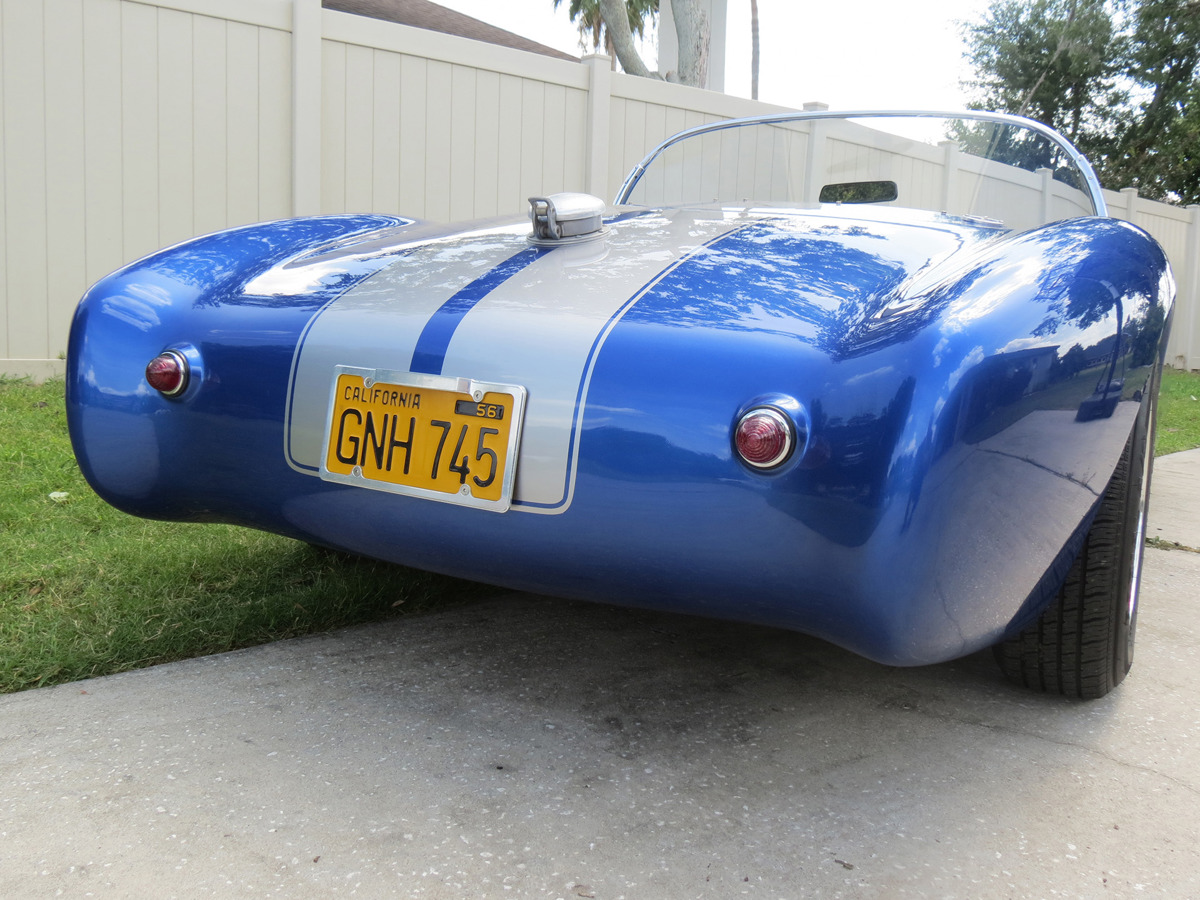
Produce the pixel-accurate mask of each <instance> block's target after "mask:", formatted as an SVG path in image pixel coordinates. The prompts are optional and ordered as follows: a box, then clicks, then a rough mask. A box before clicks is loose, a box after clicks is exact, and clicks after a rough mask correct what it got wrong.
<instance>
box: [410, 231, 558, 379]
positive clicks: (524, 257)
mask: <svg viewBox="0 0 1200 900" xmlns="http://www.w3.org/2000/svg"><path fill="white" fill-rule="evenodd" d="M549 252H550V251H549V250H548V249H546V248H543V247H528V248H526V249H525V250H522V251H520V252H519V253H516V254H514V255H513V256H510V257H509V258H508V259H506V260H505V261H504V262H502V263H500V265H498V266H496V267H495V268H494V269H492V270H490V271H489V272H488V273H487V274H485V275H481V276H480V277H479V278H476V279H475V280H474V281H472V282H471V283H470V284H468V285H467V286H466V287H464V288H463V289H462V290H460V291H459V292H458V293H456V294H455V295H454V296H453V297H451V298H450V299H449V300H447V301H446V302H445V303H443V304H442V305H441V307H440V308H439V309H438V310H437V311H436V312H435V313H434V314H433V315H432V316H431V317H430V319H429V321H428V322H426V323H425V328H424V329H423V330H422V331H421V335H420V337H418V338H417V344H416V346H415V347H414V348H413V356H412V364H411V365H410V366H409V370H410V371H412V372H420V373H422V374H425V375H441V374H442V365H443V363H444V362H445V361H446V350H447V349H448V348H449V346H450V339H451V338H453V337H454V332H455V330H456V329H457V328H458V325H459V323H460V322H462V320H463V318H464V317H465V316H466V315H467V313H469V312H470V311H471V310H472V309H474V308H475V304H477V303H478V302H479V301H480V300H482V299H483V298H484V297H486V296H487V295H488V294H490V293H491V292H492V291H494V290H495V289H496V288H498V287H499V286H500V285H502V284H504V282H506V281H508V279H510V278H512V277H513V276H514V275H516V274H517V273H518V272H520V271H521V270H522V269H524V268H525V267H526V266H528V265H529V264H531V263H533V262H535V261H536V260H537V259H538V258H539V257H541V256H543V255H544V254H546V253H549Z"/></svg>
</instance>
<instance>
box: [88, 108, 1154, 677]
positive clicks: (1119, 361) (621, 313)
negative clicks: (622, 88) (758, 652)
mask: <svg viewBox="0 0 1200 900" xmlns="http://www.w3.org/2000/svg"><path fill="white" fill-rule="evenodd" d="M528 213H529V214H528V216H518V217H513V218H511V219H504V220H489V221H486V222H475V223H468V224H465V225H459V226H454V227H447V226H443V225H434V224H429V223H424V222H420V221H416V220H413V219H408V218H403V217H401V216H384V215H360V216H349V215H345V216H322V217H315V218H303V219H293V220H290V221H283V222H274V223H269V224H260V225H253V226H247V227H243V228H237V229H233V230H230V231H225V232H221V233H218V234H213V235H209V236H206V237H201V238H197V239H195V240H192V241H190V242H188V243H185V244H181V245H179V246H176V247H172V248H169V249H167V250H163V251H160V252H158V253H155V254H154V255H152V256H149V257H147V258H145V259H143V260H140V261H138V262H136V263H133V264H132V265H129V266H127V267H126V268H124V269H121V270H120V271H118V272H116V273H114V274H112V275H110V276H108V277H107V278H105V279H103V280H102V281H100V282H99V283H98V284H96V285H95V286H94V287H93V288H92V289H91V290H90V291H89V292H88V294H87V295H86V296H85V297H84V298H83V300H82V301H81V303H80V305H79V308H78V311H77V313H76V316H75V320H74V323H73V327H72V331H71V339H70V350H69V358H68V363H67V399H68V416H69V423H70V430H71V437H72V440H73V442H74V447H75V452H76V454H77V456H78V459H79V462H80V465H81V467H82V469H83V472H84V473H85V475H86V477H87V479H88V480H89V482H90V483H91V484H92V486H93V487H94V488H95V490H96V491H97V492H98V493H99V494H100V495H101V496H102V497H103V498H104V499H105V500H107V501H108V502H109V503H111V504H113V505H114V506H117V507H119V508H120V509H122V510H125V511H127V512H129V513H132V514H135V515H139V516H146V517H149V518H156V519H173V520H183V521H195V522H232V523H236V524H240V525H245V526H248V527H251V528H259V529H264V530H267V531H272V532H276V533H279V534H283V535H288V536H291V537H294V538H296V539H298V540H302V541H308V542H310V543H314V544H319V545H324V546H327V547H332V548H337V549H340V550H344V551H348V552H351V553H356V554H363V555H367V556H372V557H377V558H380V559H384V560H390V561H393V562H396V563H402V564H404V565H408V566H415V567H419V568H422V569H428V570H431V571H436V572H442V573H447V574H451V575H456V576H460V577H464V578H469V579H475V580H478V581H483V582H488V583H492V584H496V585H503V586H505V587H510V588H516V589H521V590H529V591H537V592H540V593H548V594H554V595H559V596H563V597H574V598H586V599H590V600H600V601H606V602H613V603H620V604H628V605H635V606H643V607H652V608H656V609H665V610H677V611H680V612H687V613H697V614H703V615H708V616H716V617H724V618H728V619H736V620H742V621H747V622H757V623H765V624H770V625H774V626H779V627H783V628H791V629H797V630H800V631H803V632H807V633H809V634H812V635H817V636H819V637H821V638H824V639H827V640H829V641H832V642H834V643H836V644H839V645H841V646H843V647H846V648H849V649H850V650H852V651H854V652H856V653H859V654H862V655H865V656H867V657H869V658H871V659H874V660H877V661H879V662H882V663H886V664H889V665H897V666H909V665H921V664H928V663H936V662H940V661H943V660H947V659H951V658H955V657H959V656H962V655H965V654H969V653H973V652H975V651H978V650H980V649H981V648H985V647H988V646H994V647H995V653H996V657H997V659H998V660H999V662H1000V666H1001V668H1002V669H1003V671H1004V672H1005V673H1006V674H1007V675H1008V676H1009V677H1011V678H1012V679H1015V680H1017V681H1019V682H1022V683H1024V684H1026V685H1029V686H1031V687H1034V688H1038V689H1042V690H1047V691H1055V692H1062V693H1064V694H1068V695H1072V696H1079V697H1098V696H1101V695H1103V694H1105V693H1107V692H1108V691H1109V690H1111V689H1112V688H1113V687H1115V686H1116V685H1117V684H1118V683H1120V681H1121V680H1122V679H1123V678H1124V676H1125V674H1126V672H1127V671H1128V669H1129V666H1130V662H1131V661H1132V655H1133V640H1134V632H1135V625H1136V617H1137V590H1138V577H1139V571H1140V566H1141V547H1142V544H1143V535H1144V528H1145V515H1146V497H1147V493H1148V488H1149V482H1150V468H1151V461H1152V459H1153V440H1154V408H1155V398H1156V396H1157V391H1158V383H1159V377H1160V373H1161V369H1162V360H1163V357H1164V351H1165V347H1166V340H1167V333H1168V327H1169V322H1170V313H1171V308H1172V303H1173V299H1174V283H1173V280H1172V277H1171V272H1170V269H1169V267H1168V264H1167V260H1166V258H1165V256H1164V254H1163V251H1162V250H1161V248H1160V247H1159V246H1158V245H1157V244H1156V243H1155V241H1154V240H1153V239H1152V238H1151V237H1150V236H1149V235H1147V234H1146V233H1145V232H1143V231H1141V230H1140V229H1138V228H1136V227H1135V226H1133V225H1131V224H1129V223H1127V222H1124V221H1120V220H1117V219H1114V218H1110V217H1109V216H1108V215H1107V214H1106V211H1105V204H1104V196H1103V193H1102V191H1101V189H1100V186H1099V184H1098V183H1097V181H1096V177H1095V175H1094V173H1093V172H1092V170H1091V168H1090V167H1089V165H1088V164H1087V162H1086V161H1085V160H1084V159H1083V158H1082V157H1081V156H1080V154H1079V153H1078V151H1076V150H1075V149H1074V148H1073V147H1072V146H1071V145H1070V144H1069V143H1068V142H1067V141H1066V140H1065V139H1063V138H1062V137H1061V136H1059V135H1058V134H1056V133H1055V132H1053V131H1051V130H1049V129H1047V128H1046V127H1044V126H1042V125H1040V124H1038V123H1035V122H1031V121H1028V120H1025V119H1019V118H1015V117H1011V116H1003V115H998V114H989V113H969V114H943V113H882V112H861V113H851V114H838V115H835V114H832V113H828V112H818V113H797V114H790V115H779V116H768V117H758V118H752V119H739V120H730V121H722V122H718V123H715V124H711V125H707V126H703V127H700V128H694V129H691V130H689V131H685V132H682V133H681V134H678V135H676V136H674V137H672V138H670V139H669V140H667V141H666V142H664V143H663V144H662V145H661V146H659V147H657V148H656V149H655V150H653V151H652V152H651V153H650V154H649V155H648V156H647V157H646V158H645V159H644V160H643V161H642V162H641V163H640V164H639V165H638V166H637V167H635V169H634V170H633V172H632V173H631V174H630V175H629V177H628V178H627V180H626V181H625V183H624V185H623V186H622V188H621V190H620V193H619V195H618V196H617V198H616V202H615V204H614V205H612V206H611V207H610V206H606V204H605V203H604V202H603V201H601V200H599V199H597V198H595V197H591V196H588V195H586V194H574V193H560V194H553V195H550V196H546V197H533V198H530V206H529V211H528Z"/></svg>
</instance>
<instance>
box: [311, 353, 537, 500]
mask: <svg viewBox="0 0 1200 900" xmlns="http://www.w3.org/2000/svg"><path fill="white" fill-rule="evenodd" d="M524 412H525V388H523V387H521V386H519V385H512V384H493V383H490V382H481V381H472V380H471V379H469V378H452V377H448V376H444V375H420V374H413V373H408V372H403V373H400V372H392V371H389V370H382V369H362V368H355V367H352V366H337V367H336V368H335V369H334V378H333V390H332V393H331V396H330V411H329V420H328V422H327V423H326V431H325V455H324V458H323V460H322V462H321V477H322V478H324V479H325V480H327V481H339V482H342V483H344V484H354V485H358V486H360V487H368V488H374V489H376V490H381V491H392V492H394V493H397V494H408V495H410V496H414V497H425V498H426V499H430V500H441V501H444V502H447V503H457V504H460V505H463V506H474V507H479V508H481V509H491V510H495V511H497V512H504V511H506V510H507V509H508V508H509V506H510V505H511V504H512V493H513V482H514V480H515V477H516V460H517V448H518V445H519V443H520V438H521V421H522V418H523V415H524Z"/></svg>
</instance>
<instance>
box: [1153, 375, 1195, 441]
mask: <svg viewBox="0 0 1200 900" xmlns="http://www.w3.org/2000/svg"><path fill="white" fill-rule="evenodd" d="M1194 447H1200V372H1181V371H1180V370H1178V369H1167V370H1165V371H1164V372H1163V379H1162V388H1161V389H1160V391H1159V394H1158V434H1157V436H1156V439H1155V445H1154V455H1155V456H1162V455H1163V454H1166V453H1177V452H1179V451H1180V450H1191V449H1192V448H1194Z"/></svg>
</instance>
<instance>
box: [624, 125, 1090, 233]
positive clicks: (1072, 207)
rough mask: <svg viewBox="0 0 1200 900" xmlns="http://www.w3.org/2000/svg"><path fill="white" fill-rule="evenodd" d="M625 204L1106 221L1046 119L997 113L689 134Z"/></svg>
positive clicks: (1021, 224)
mask: <svg viewBox="0 0 1200 900" xmlns="http://www.w3.org/2000/svg"><path fill="white" fill-rule="evenodd" d="M617 203H618V204H629V205H634V206H676V205H691V204H710V203H717V204H721V205H726V206H762V205H786V206H793V207H800V208H815V207H819V206H822V205H825V204H840V205H846V204H870V205H881V206H894V207H906V208H909V209H921V210H928V211H931V212H935V213H944V214H947V215H951V216H958V217H964V218H972V219H984V220H990V221H993V222H996V223H997V224H1001V225H1003V226H1005V227H1007V228H1013V229H1026V228H1032V227H1035V226H1037V225H1042V224H1044V223H1046V222H1053V221H1057V220H1059V219H1068V218H1073V217H1076V216H1090V215H1104V214H1105V209H1104V199H1103V195H1102V193H1101V191H1100V187H1099V184H1098V183H1097V182H1096V177H1095V175H1094V173H1093V172H1092V170H1091V167H1090V166H1088V164H1087V162H1086V161H1085V160H1084V159H1083V158H1082V157H1081V156H1080V154H1079V152H1078V151H1077V150H1075V149H1074V148H1073V147H1072V146H1071V145H1070V144H1069V143H1068V142H1067V141H1066V140H1065V139H1064V138H1062V137H1061V136H1059V135H1058V134H1056V133H1055V132H1053V131H1051V130H1050V129H1048V128H1046V127H1045V126H1042V125H1040V124H1038V123H1035V122H1031V121H1029V120H1026V119H1019V118H1016V117H1014V116H1003V115H999V114H994V113H980V114H964V115H955V114H945V113H874V112H872V113H851V114H841V115H831V114H829V113H796V114H792V115H788V116H771V117H758V118H755V119H742V120H730V121H728V122H716V123H713V124H711V125H707V126H703V127H701V128H694V129H691V130H689V131H685V132H681V133H680V134H678V135H676V136H675V137H673V138H670V139H669V140H667V141H665V142H664V143H663V144H661V145H660V146H659V147H658V148H656V149H655V150H654V151H653V152H651V154H650V155H649V156H647V157H646V159H645V160H643V161H642V163H641V164H640V165H639V166H638V167H636V168H635V169H634V171H633V172H632V173H631V174H630V176H629V178H628V179H626V181H625V184H624V186H623V187H622V188H621V193H620V194H619V195H618V197H617Z"/></svg>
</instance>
